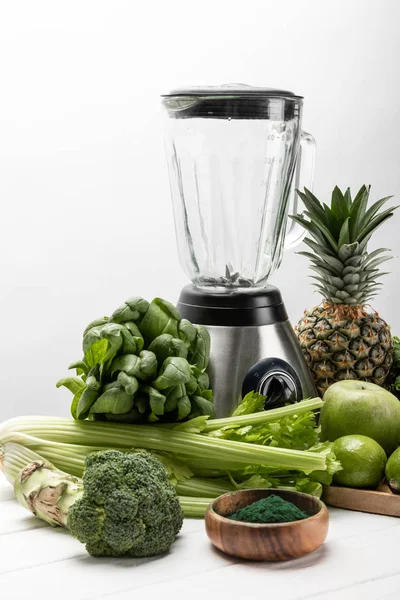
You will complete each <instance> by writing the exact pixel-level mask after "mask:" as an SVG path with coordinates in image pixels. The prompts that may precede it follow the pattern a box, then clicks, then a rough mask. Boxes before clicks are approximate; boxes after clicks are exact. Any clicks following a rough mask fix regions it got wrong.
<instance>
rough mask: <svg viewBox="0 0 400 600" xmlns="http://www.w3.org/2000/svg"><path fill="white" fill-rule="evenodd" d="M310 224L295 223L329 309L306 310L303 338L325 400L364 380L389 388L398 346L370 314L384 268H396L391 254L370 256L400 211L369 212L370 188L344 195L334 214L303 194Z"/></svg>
mask: <svg viewBox="0 0 400 600" xmlns="http://www.w3.org/2000/svg"><path fill="white" fill-rule="evenodd" d="M298 194H299V196H300V197H301V199H302V200H303V203H304V206H305V209H306V210H305V211H304V215H305V217H307V218H304V217H303V216H293V217H292V218H293V219H294V220H295V221H296V222H297V223H299V224H300V225H302V226H303V227H304V228H305V229H306V230H307V232H308V236H309V237H306V238H305V240H304V242H305V243H306V244H307V246H308V247H309V248H310V250H311V252H300V254H302V255H304V256H307V258H309V259H310V262H311V265H310V266H311V269H312V270H313V271H314V273H315V275H313V276H312V278H313V279H314V280H315V287H316V288H317V289H318V291H319V292H320V293H321V294H322V297H323V301H322V304H320V305H319V306H316V307H314V308H313V309H312V310H306V311H305V312H304V316H303V318H302V319H301V320H300V322H299V323H298V325H297V327H296V334H297V337H298V340H299V342H300V345H301V348H302V351H303V353H304V355H305V357H306V360H307V362H308V365H309V368H310V370H311V372H312V374H313V377H314V380H315V384H316V386H317V389H318V392H319V394H320V395H321V396H322V395H323V393H324V391H325V390H326V389H327V387H328V386H329V385H331V384H332V383H334V382H335V381H340V380H342V379H361V380H364V381H371V382H373V383H376V384H378V385H383V384H384V382H385V379H386V377H387V375H388V374H389V370H390V366H391V364H392V354H393V344H392V337H391V334H390V329H389V326H388V325H387V323H386V322H385V321H384V320H383V319H382V318H381V317H380V316H379V315H378V313H377V312H375V311H374V310H372V309H370V308H369V307H367V303H368V302H369V301H370V300H371V299H372V298H373V297H374V296H375V295H376V293H377V292H378V290H379V288H380V286H381V285H382V284H380V283H377V279H378V278H379V277H381V276H382V275H386V273H381V272H380V269H379V268H378V266H379V265H380V264H381V263H383V262H385V261H386V260H389V258H391V256H390V255H388V254H386V253H387V252H388V250H387V249H385V248H379V249H378V250H374V251H373V252H370V253H368V252H367V244H368V242H369V240H370V238H371V236H372V235H373V233H374V232H375V231H376V229H377V228H378V227H379V225H381V224H382V223H384V222H385V221H386V220H387V219H389V217H391V216H392V215H393V211H394V210H395V208H397V207H391V208H388V209H386V210H383V211H380V209H381V207H382V206H383V205H384V204H385V202H387V200H389V198H390V197H391V196H389V197H387V198H382V199H381V200H378V201H377V202H376V203H375V204H373V205H372V206H371V207H370V208H369V209H367V204H368V198H369V186H368V187H367V186H363V187H362V188H361V189H360V191H359V192H358V194H357V196H356V197H355V198H354V200H352V198H351V195H350V190H349V189H348V190H347V191H346V193H345V194H343V193H342V192H341V191H340V190H339V188H338V187H335V189H334V190H333V193H332V201H331V205H330V207H329V206H327V205H326V204H321V202H320V201H319V200H318V199H317V198H316V197H315V196H314V195H313V194H312V193H311V192H310V191H308V190H307V189H305V190H304V193H302V192H298Z"/></svg>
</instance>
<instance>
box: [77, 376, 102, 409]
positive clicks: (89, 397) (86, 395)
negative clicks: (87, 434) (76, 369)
mask: <svg viewBox="0 0 400 600" xmlns="http://www.w3.org/2000/svg"><path fill="white" fill-rule="evenodd" d="M99 378H100V367H99V365H96V366H95V367H93V369H91V370H90V371H89V374H88V376H87V379H86V388H85V389H84V390H83V393H82V395H81V396H80V398H79V400H78V403H77V405H76V407H75V408H74V411H75V412H76V418H77V419H86V417H87V416H88V414H89V412H90V409H91V408H92V406H93V404H94V403H95V402H96V400H97V398H98V396H99V392H100V387H101V384H100V381H99Z"/></svg>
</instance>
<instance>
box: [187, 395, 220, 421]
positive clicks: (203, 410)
mask: <svg viewBox="0 0 400 600" xmlns="http://www.w3.org/2000/svg"><path fill="white" fill-rule="evenodd" d="M190 400H191V408H192V410H191V413H190V416H189V418H190V419H193V417H200V416H202V415H210V417H211V418H214V417H215V416H216V414H215V407H214V404H213V403H212V402H210V401H209V400H206V399H205V398H202V397H201V396H192V397H191V399H190Z"/></svg>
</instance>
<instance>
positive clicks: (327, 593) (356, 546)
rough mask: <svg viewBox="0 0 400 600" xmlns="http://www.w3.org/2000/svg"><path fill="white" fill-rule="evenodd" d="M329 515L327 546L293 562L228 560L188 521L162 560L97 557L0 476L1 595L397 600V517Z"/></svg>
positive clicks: (63, 599) (69, 599)
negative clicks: (23, 501)
mask: <svg viewBox="0 0 400 600" xmlns="http://www.w3.org/2000/svg"><path fill="white" fill-rule="evenodd" d="M329 512H330V531H329V535H328V538H327V541H326V542H325V544H324V545H323V546H322V547H321V548H320V549H319V550H317V551H316V552H314V553H313V554H310V555H309V556H307V557H304V558H302V559H298V560H294V561H290V562H285V563H274V564H272V563H269V564H267V563H250V562H243V561H238V560H236V559H232V558H229V557H228V556H225V555H223V554H222V553H220V552H218V551H216V550H215V549H214V548H213V547H212V546H211V545H210V543H209V541H208V538H207V536H206V534H205V531H204V523H203V521H202V520H192V519H188V520H186V521H185V523H184V526H183V530H182V532H181V534H180V535H179V538H178V539H177V541H176V542H175V544H174V545H173V546H172V549H171V551H170V553H169V554H168V555H166V556H163V557H162V558H153V559H140V560H135V559H124V560H122V559H112V560H111V559H99V558H92V557H91V556H89V555H88V554H86V551H85V550H84V547H83V546H82V545H81V544H80V543H79V542H78V541H77V540H74V539H73V538H72V537H70V536H69V535H68V534H67V533H66V532H65V531H63V530H61V529H53V528H51V527H49V526H48V525H47V524H45V523H43V522H42V521H40V520H38V519H36V518H35V517H33V516H31V515H30V514H29V513H28V512H27V511H25V510H24V509H23V508H22V507H20V506H19V505H18V503H17V501H16V500H15V499H14V496H13V491H12V488H11V487H10V486H9V485H8V484H7V482H6V480H5V479H4V477H3V475H2V474H0V598H1V599H2V600H3V599H4V600H14V599H17V600H23V599H25V600H26V599H29V600H37V599H38V600H39V599H40V600H43V599H46V598H51V599H52V600H84V599H85V600H89V599H90V600H92V599H93V600H94V599H99V598H105V599H107V600H117V599H118V600H128V599H129V600H133V599H137V598H145V599H146V600H147V599H152V598H158V599H159V600H164V599H168V598H170V597H173V598H186V597H187V598H188V599H189V600H193V599H196V598H202V600H210V598H238V599H241V598H243V599H245V598H269V599H270V600H271V599H273V600H286V599H291V600H292V599H293V600H294V599H296V600H300V599H308V598H315V599H317V600H358V599H360V600H361V599H362V600H378V599H384V600H395V599H396V600H398V599H399V598H400V519H396V518H393V517H382V516H378V515H366V514H362V513H357V512H351V511H345V510H339V509H332V510H330V511H329Z"/></svg>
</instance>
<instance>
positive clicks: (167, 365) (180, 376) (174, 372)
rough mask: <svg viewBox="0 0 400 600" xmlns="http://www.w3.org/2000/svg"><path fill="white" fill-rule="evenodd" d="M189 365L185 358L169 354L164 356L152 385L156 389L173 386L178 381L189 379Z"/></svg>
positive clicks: (185, 381)
mask: <svg viewBox="0 0 400 600" xmlns="http://www.w3.org/2000/svg"><path fill="white" fill-rule="evenodd" d="M190 377H191V371H190V365H189V363H188V361H187V360H186V359H185V358H179V357H176V356H170V357H169V358H166V359H165V360H164V362H163V364H162V366H161V369H160V371H159V376H158V377H157V378H156V379H155V380H154V381H153V386H154V387H155V388H156V389H158V390H165V389H166V388H169V387H174V386H175V385H178V384H179V383H188V382H189V381H190Z"/></svg>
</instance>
